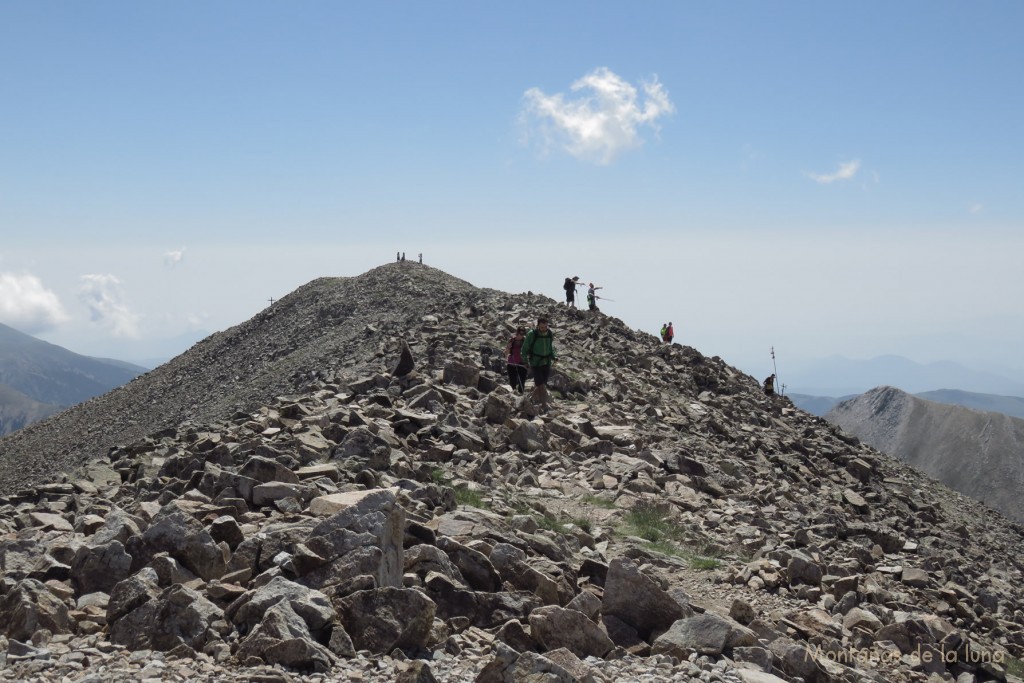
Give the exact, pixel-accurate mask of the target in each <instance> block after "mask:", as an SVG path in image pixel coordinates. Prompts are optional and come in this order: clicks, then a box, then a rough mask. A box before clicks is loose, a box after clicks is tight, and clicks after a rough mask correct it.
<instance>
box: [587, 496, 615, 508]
mask: <svg viewBox="0 0 1024 683" xmlns="http://www.w3.org/2000/svg"><path fill="white" fill-rule="evenodd" d="M582 500H583V502H584V503H586V504H587V505H593V506H594V507H596V508H604V509H605V510H614V509H615V501H614V500H605V499H604V498H599V497H597V496H592V495H590V494H589V493H588V494H587V495H585V496H583V498H582Z"/></svg>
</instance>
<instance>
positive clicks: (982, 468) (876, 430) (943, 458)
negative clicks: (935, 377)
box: [825, 387, 1024, 522]
mask: <svg viewBox="0 0 1024 683" xmlns="http://www.w3.org/2000/svg"><path fill="white" fill-rule="evenodd" d="M932 393H933V394H937V395H943V396H947V397H949V396H952V397H958V398H962V397H963V395H964V394H967V392H960V391H939V392H932ZM967 397H968V398H970V399H971V400H978V401H980V402H982V403H984V402H987V401H988V400H989V399H991V398H996V399H999V398H1002V399H1007V400H1006V401H1005V402H1003V404H1005V405H1011V406H1012V407H1014V408H1016V409H1020V405H1019V404H1024V399H1019V398H1014V397H980V398H972V397H978V395H977V394H967ZM825 419H826V420H828V421H829V422H831V423H833V424H835V425H837V426H839V427H841V428H842V429H844V430H845V431H847V432H849V433H850V434H853V435H855V436H857V437H859V438H860V439H861V440H862V441H864V442H865V443H867V444H868V445H870V446H874V447H875V448H877V449H878V450H880V451H884V452H886V453H888V454H890V455H893V456H896V457H898V458H899V459H901V460H903V461H904V462H906V463H908V464H910V465H912V466H913V467H915V468H917V469H919V470H921V471H923V472H924V473H926V474H928V475H930V476H932V477H935V478H936V479H938V480H940V481H942V482H943V483H944V484H946V485H947V486H949V487H950V488H953V489H956V490H958V491H960V492H961V493H964V494H966V495H968V496H971V497H972V498H975V499H976V500H979V501H981V502H983V503H985V504H987V505H989V506H990V507H993V508H995V509H997V510H999V511H1001V512H1002V513H1003V514H1005V515H1007V516H1008V517H1010V518H1011V519H1014V520H1016V521H1018V522H1024V498H1022V497H1021V495H1020V492H1021V490H1022V488H1024V457H1022V456H1024V420H1022V419H1019V418H1017V417H1010V416H1008V415H1004V414H1001V413H995V412H983V411H980V410H974V409H971V408H965V407H963V406H957V405H949V404H945V403H936V402H934V401H929V400H926V399H924V398H920V397H917V396H912V395H910V394H908V393H907V392H905V391H901V390H899V389H895V388H893V387H878V388H876V389H872V390H871V391H869V392H867V393H865V394H862V395H860V396H857V397H856V398H853V399H850V400H848V401H843V402H842V403H839V404H838V405H836V406H835V407H834V408H833V409H832V410H831V411H830V412H829V413H828V414H827V415H825Z"/></svg>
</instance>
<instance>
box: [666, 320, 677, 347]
mask: <svg viewBox="0 0 1024 683" xmlns="http://www.w3.org/2000/svg"><path fill="white" fill-rule="evenodd" d="M674 336H676V331H675V330H674V329H672V323H669V324H668V328H667V329H666V330H665V343H666V344H671V343H672V337H674Z"/></svg>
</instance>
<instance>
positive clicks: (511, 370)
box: [505, 327, 528, 394]
mask: <svg viewBox="0 0 1024 683" xmlns="http://www.w3.org/2000/svg"><path fill="white" fill-rule="evenodd" d="M525 338H526V328H525V327H517V328H516V333H515V334H514V335H512V338H511V339H509V340H508V344H506V345H505V359H506V362H507V363H508V384H509V386H510V387H512V391H514V392H516V393H517V394H521V393H523V390H524V389H525V388H526V375H527V374H528V372H527V370H526V363H524V362H523V342H524V341H525Z"/></svg>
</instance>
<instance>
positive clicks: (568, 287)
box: [562, 277, 576, 292]
mask: <svg viewBox="0 0 1024 683" xmlns="http://www.w3.org/2000/svg"><path fill="white" fill-rule="evenodd" d="M562 289H564V290H565V291H567V292H571V291H573V290H575V289H576V283H575V282H573V281H572V278H571V277H567V278H565V284H564V285H562Z"/></svg>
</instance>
